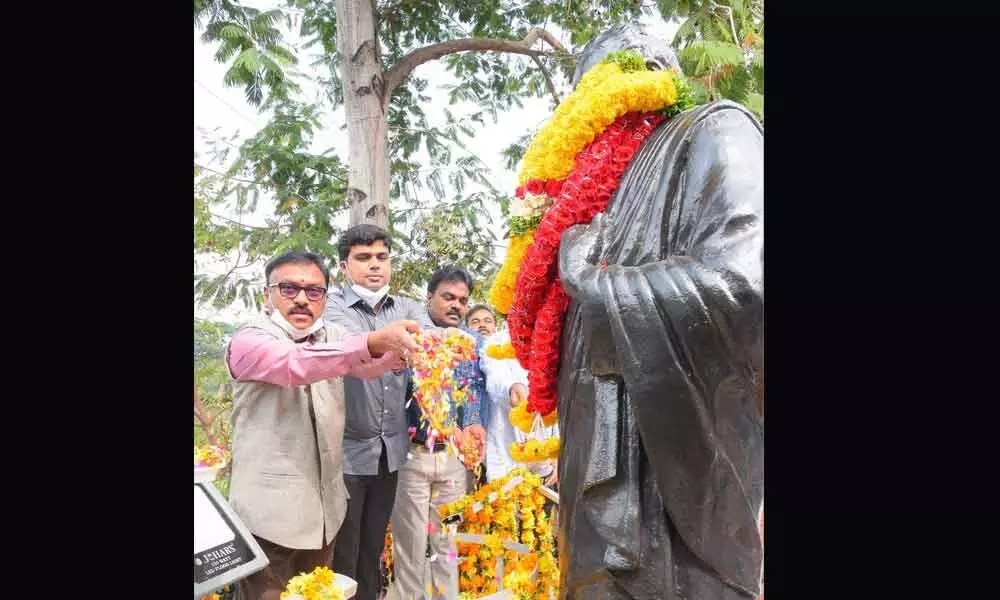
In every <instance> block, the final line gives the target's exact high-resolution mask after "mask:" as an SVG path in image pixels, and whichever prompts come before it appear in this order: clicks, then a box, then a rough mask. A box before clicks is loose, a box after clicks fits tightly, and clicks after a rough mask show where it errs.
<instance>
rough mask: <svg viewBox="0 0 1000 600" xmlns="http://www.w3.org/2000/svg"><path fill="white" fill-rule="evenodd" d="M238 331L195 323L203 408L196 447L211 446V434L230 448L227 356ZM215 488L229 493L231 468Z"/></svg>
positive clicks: (197, 424)
mask: <svg viewBox="0 0 1000 600" xmlns="http://www.w3.org/2000/svg"><path fill="white" fill-rule="evenodd" d="M235 330H236V328H235V327H234V326H232V325H230V324H228V323H216V322H213V321H205V320H200V319H195V321H194V376H195V389H196V390H197V393H198V398H199V400H200V401H201V404H202V406H203V407H204V413H203V414H202V418H204V419H206V420H207V421H208V424H207V425H206V423H203V422H202V420H201V419H199V418H198V415H197V413H196V414H195V416H194V445H195V446H201V445H204V444H208V443H210V437H209V434H211V436H212V440H214V442H215V443H217V444H222V445H224V446H227V447H228V446H229V442H230V439H231V433H232V431H231V425H230V421H229V419H230V416H231V415H232V409H233V392H232V385H231V381H230V375H229V370H228V369H227V368H226V363H225V352H226V343H227V338H228V337H229V336H231V335H232V334H233V333H234V332H235ZM215 485H216V487H217V488H219V491H221V492H222V493H223V495H226V496H228V493H229V467H228V466H227V467H226V468H225V469H224V470H223V471H222V472H220V473H219V478H218V479H217V480H216V482H215Z"/></svg>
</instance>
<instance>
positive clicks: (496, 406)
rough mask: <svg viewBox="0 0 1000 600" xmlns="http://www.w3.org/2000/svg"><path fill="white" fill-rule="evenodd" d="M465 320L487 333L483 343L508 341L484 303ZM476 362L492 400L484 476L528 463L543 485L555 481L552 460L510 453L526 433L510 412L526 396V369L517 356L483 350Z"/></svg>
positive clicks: (491, 477)
mask: <svg viewBox="0 0 1000 600" xmlns="http://www.w3.org/2000/svg"><path fill="white" fill-rule="evenodd" d="M466 323H468V325H469V326H470V327H472V328H473V329H476V330H477V331H479V332H480V333H483V334H484V335H486V334H490V335H489V337H488V338H487V340H486V343H485V344H484V346H485V347H489V346H490V345H493V344H495V345H497V346H500V345H503V344H505V343H507V342H509V341H510V334H509V332H508V331H507V330H506V329H504V330H501V331H496V324H495V323H496V317H495V316H494V315H493V311H491V310H490V309H489V307H487V306H484V305H479V306H475V307H473V308H472V309H471V310H470V311H469V313H468V315H466ZM479 364H480V368H481V369H482V370H483V373H484V374H485V375H486V393H487V395H489V400H490V403H491V406H490V411H489V424H488V425H487V427H486V479H487V480H488V481H493V480H495V479H499V478H501V477H503V476H504V475H506V474H507V473H509V472H510V471H511V469H513V468H515V467H527V468H528V469H529V470H531V471H532V472H534V473H535V474H537V475H538V476H539V477H541V478H542V479H543V480H544V481H545V484H546V485H549V486H551V485H555V484H556V482H558V480H559V479H558V474H557V471H556V469H555V461H546V462H541V463H534V464H531V465H524V464H521V463H518V462H517V461H515V460H514V459H513V458H512V457H511V455H510V449H509V448H510V445H511V444H512V443H514V442H517V441H524V440H525V439H527V434H525V433H524V432H522V431H519V430H518V429H517V428H516V427H514V425H513V424H512V423H511V422H510V417H509V415H510V411H511V409H512V408H513V407H515V406H517V405H518V404H520V403H521V402H524V401H525V400H527V398H528V372H527V371H526V370H524V369H523V368H522V367H521V365H520V363H518V362H517V359H516V358H509V359H496V358H490V357H489V356H486V355H485V353H484V356H481V357H480V359H479ZM542 434H543V435H545V436H549V435H558V426H556V425H553V426H552V427H546V428H544V429H543V431H542Z"/></svg>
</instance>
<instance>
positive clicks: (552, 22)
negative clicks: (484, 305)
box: [194, 0, 763, 306]
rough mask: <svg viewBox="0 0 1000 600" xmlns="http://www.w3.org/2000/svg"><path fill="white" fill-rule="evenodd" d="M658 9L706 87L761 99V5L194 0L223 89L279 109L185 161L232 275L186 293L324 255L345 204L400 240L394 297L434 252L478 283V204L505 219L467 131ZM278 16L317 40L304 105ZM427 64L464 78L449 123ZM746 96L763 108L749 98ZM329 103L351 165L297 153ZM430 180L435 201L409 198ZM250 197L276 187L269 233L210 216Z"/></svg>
mask: <svg viewBox="0 0 1000 600" xmlns="http://www.w3.org/2000/svg"><path fill="white" fill-rule="evenodd" d="M657 11H658V12H659V13H660V14H661V16H662V17H663V18H673V17H677V16H680V17H683V18H685V19H686V21H685V23H684V24H683V25H682V26H681V30H680V31H678V39H677V40H675V41H676V42H677V43H678V44H679V45H680V46H682V47H683V50H682V52H681V60H682V61H683V62H684V63H686V66H690V67H692V68H693V72H692V74H693V75H694V76H695V77H696V78H697V81H698V82H699V84H700V85H699V87H698V88H696V89H697V90H698V91H699V93H700V94H701V95H702V96H703V97H704V98H710V97H733V98H736V99H740V100H745V101H747V102H748V103H751V102H752V101H755V100H756V96H752V94H760V95H761V98H762V93H763V76H762V74H763V68H762V64H763V62H762V58H763V14H762V2H761V1H760V0H753V1H750V2H744V1H742V0H729V1H726V0H720V1H719V2H701V1H696V0H690V1H677V2H673V1H669V0H660V1H659V2H658V3H657V4H655V5H654V4H653V3H651V2H648V1H647V2H643V1H641V0H610V1H607V2H604V1H597V0H580V1H575V2H565V3H562V2H543V1H541V0H485V1H483V2H465V1H464V0H446V1H433V2H432V1H431V0H370V1H362V2H350V1H347V0H336V1H335V2H319V1H316V0H285V5H284V7H283V8H274V9H271V10H259V9H255V8H251V7H247V6H245V5H241V4H240V3H238V2H236V1H233V0H214V1H210V0H197V1H196V2H195V5H194V16H195V22H196V27H198V26H200V24H201V23H202V22H205V25H204V33H203V39H204V40H206V41H208V42H211V43H213V44H216V45H217V48H218V51H217V53H216V59H217V60H219V61H220V62H222V63H224V64H227V65H228V71H227V73H226V75H225V83H226V84H227V85H231V86H241V87H243V88H244V90H245V95H246V98H247V101H248V102H249V103H250V104H252V105H254V106H257V107H258V108H259V109H260V110H262V111H273V112H274V115H275V116H274V119H273V120H272V121H271V123H269V124H268V126H267V127H266V128H265V130H264V131H262V132H261V133H259V134H258V135H257V136H255V137H254V138H252V139H251V140H248V141H247V142H245V143H244V144H243V145H242V146H240V147H239V148H237V150H238V154H237V158H236V160H235V161H234V162H233V163H232V164H231V166H230V167H229V168H228V169H226V170H225V171H219V172H207V171H206V169H205V168H204V166H203V165H202V166H200V167H199V166H198V165H196V180H197V181H196V187H195V213H196V220H195V230H196V237H195V249H196V251H200V252H209V253H217V254H222V255H226V254H228V255H232V254H234V253H235V254H236V255H237V257H236V262H235V264H234V265H233V267H232V269H230V270H229V272H228V273H226V274H225V275H222V276H218V277H215V278H202V279H201V280H200V281H199V282H198V288H197V289H196V292H197V293H198V294H199V296H200V297H201V298H202V299H208V300H211V301H213V302H214V303H215V304H216V305H220V306H222V305H226V304H228V303H230V302H232V301H233V300H234V299H237V298H242V300H243V301H244V303H247V304H252V303H253V302H257V303H259V301H260V299H259V295H255V293H256V292H255V291H254V290H255V289H259V285H257V283H259V281H257V280H255V279H254V278H253V277H252V276H251V277H249V278H248V277H246V276H243V275H239V272H240V269H242V268H244V267H245V266H247V265H249V264H254V261H257V260H259V259H260V258H262V257H266V256H271V255H273V254H274V253H276V252H278V251H281V250H284V249H288V248H292V247H296V248H308V249H311V250H314V251H317V252H321V253H324V254H326V255H328V256H332V255H333V254H334V252H333V246H332V243H331V241H332V237H333V236H334V235H335V234H336V233H337V227H336V225H335V223H334V221H335V217H336V216H337V215H339V214H342V213H343V212H344V211H348V212H349V215H350V217H349V223H350V224H357V223H361V222H371V223H375V224H378V225H381V226H384V227H387V228H388V229H389V230H390V231H391V232H392V233H393V235H394V238H395V239H396V240H398V241H399V243H400V245H401V250H402V252H394V254H395V257H394V258H395V260H396V265H397V266H396V269H397V274H396V275H394V277H393V287H394V289H395V291H403V292H409V293H416V292H418V291H419V287H420V286H421V285H422V283H423V281H424V280H425V279H426V276H427V275H428V274H429V273H430V272H431V271H432V270H433V269H434V268H436V267H437V266H439V265H440V264H441V263H443V262H446V261H447V260H455V261H458V262H461V263H462V264H463V265H464V266H467V267H471V268H472V269H473V271H474V272H475V274H476V275H478V276H479V277H480V279H484V280H487V281H488V280H489V279H490V278H491V277H492V275H493V274H494V272H495V270H496V267H497V265H496V263H495V262H494V260H493V247H494V245H495V244H496V242H497V236H496V235H495V234H494V232H493V230H492V229H491V228H489V227H487V226H488V225H490V224H491V222H490V216H489V213H490V211H489V207H490V206H500V207H501V210H502V212H503V214H506V210H507V198H508V194H509V193H510V192H511V190H498V189H497V188H496V187H495V186H494V185H493V184H492V182H491V181H490V179H489V177H488V169H487V168H486V166H485V164H484V163H483V162H482V161H481V160H480V159H479V158H477V157H476V156H474V155H472V154H471V153H469V152H468V150H467V148H466V146H465V143H464V142H466V141H467V140H468V139H470V138H472V137H473V136H474V135H475V129H476V127H477V125H481V124H483V123H485V119H487V118H490V119H492V120H493V121H494V122H495V121H496V120H497V119H498V117H499V116H500V115H502V114H503V113H504V112H505V111H506V110H509V109H510V108H511V107H512V106H517V105H521V103H522V101H523V100H524V99H525V98H528V97H546V96H548V97H550V98H551V99H552V101H553V107H554V105H555V103H557V102H558V101H559V98H560V94H559V91H560V89H565V88H566V85H567V82H568V80H569V78H570V77H571V75H572V72H573V69H574V67H575V62H574V59H573V54H572V52H573V51H574V50H575V49H578V48H580V47H582V45H583V44H585V43H586V42H587V41H588V40H590V39H591V38H592V37H593V36H594V35H595V34H596V33H598V32H600V31H602V30H604V29H607V28H608V27H610V26H612V25H615V24H618V23H621V22H624V21H631V20H634V19H636V18H638V17H640V16H642V15H645V16H647V17H648V16H650V15H654V14H655V13H656V12H657ZM282 21H283V22H284V24H285V25H286V26H288V27H291V26H292V25H295V26H297V28H298V30H299V32H300V34H301V35H302V36H303V37H304V38H306V39H307V40H308V42H307V44H306V45H307V46H308V47H318V48H319V49H320V50H321V57H320V59H319V61H318V64H321V65H322V66H323V67H324V68H325V76H324V77H323V78H321V80H320V81H318V82H317V83H318V84H319V86H320V88H321V89H322V90H323V92H324V97H323V98H322V99H321V101H319V102H317V103H308V102H306V101H304V99H303V94H302V90H303V87H302V85H301V83H302V82H303V76H302V75H301V74H300V73H297V71H296V66H297V64H298V59H297V55H299V54H301V52H300V51H297V50H298V49H294V48H289V47H288V46H287V45H286V44H285V43H284V42H283V41H282V37H281V33H280V29H279V25H280V24H281V23H282ZM723 25H725V26H726V27H725V28H724V27H723ZM730 25H731V26H730ZM553 32H558V33H559V35H560V37H561V38H562V39H563V41H562V42H561V41H560V38H559V37H557V36H556V35H554V33H553ZM682 32H683V35H682ZM727 36H728V37H727ZM758 38H759V42H758ZM747 41H748V42H749V43H748V44H746V46H747V49H748V50H747V51H748V52H750V51H752V52H754V54H753V56H752V57H750V58H749V62H747V61H746V60H744V62H745V63H746V64H745V65H744V64H743V63H740V64H739V65H737V63H738V62H739V61H737V60H736V54H735V53H734V52H733V48H734V47H736V48H741V46H736V44H738V43H743V42H747ZM758 48H759V52H758ZM758 55H759V57H760V60H759V61H757V62H754V61H755V60H756V59H755V58H754V57H756V56H758ZM743 56H744V55H741V57H743ZM741 60H742V58H741ZM430 61H440V62H441V64H443V65H444V66H445V67H446V69H447V70H448V71H449V72H450V73H452V74H453V75H455V76H456V77H457V78H459V83H458V84H457V85H455V86H454V87H453V88H451V89H450V90H449V93H448V95H449V101H450V103H451V104H452V105H454V104H455V103H458V102H462V101H465V102H471V103H474V104H475V105H476V106H478V107H479V108H478V110H475V111H473V112H471V113H470V114H468V115H464V116H455V115H453V114H452V112H451V111H450V109H449V108H448V107H440V108H436V109H435V110H440V111H442V112H443V114H444V115H445V117H446V122H445V125H444V126H440V127H433V126H431V125H430V124H429V122H428V119H427V115H426V113H425V111H424V107H425V106H427V104H428V103H429V101H430V98H429V97H428V95H427V93H426V92H427V86H428V84H429V82H428V80H427V79H425V78H422V77H418V76H415V75H414V69H415V68H416V67H418V66H420V65H421V64H425V63H428V62H430ZM758 67H759V69H758ZM754 69H758V70H759V73H760V77H759V80H758V79H757V78H750V79H748V78H746V77H744V76H743V74H745V73H749V74H751V75H755V74H757V72H758V71H755V70H754ZM759 104H760V110H761V111H762V109H763V102H762V100H761V101H760V102H759ZM341 105H342V106H343V107H344V109H345V113H346V131H347V139H348V146H349V150H348V157H347V165H348V166H346V167H345V165H344V164H343V163H342V162H341V161H340V159H339V158H338V157H336V156H332V155H330V153H329V152H325V153H321V154H318V155H317V154H312V153H310V152H308V150H307V149H308V148H309V145H310V143H311V141H312V135H313V133H314V132H315V130H316V129H317V128H318V127H320V124H321V123H322V122H323V117H324V115H326V114H329V113H330V112H331V111H332V110H334V109H335V108H337V107H338V106H341ZM533 133H534V132H533V131H527V132H526V133H525V135H524V136H523V137H522V138H521V140H520V141H519V142H518V143H516V144H513V145H512V146H510V147H508V148H505V149H502V152H503V155H504V156H505V157H506V160H507V165H508V167H510V168H514V167H515V166H516V164H517V162H518V161H519V160H520V158H521V157H522V156H523V154H524V149H525V146H526V144H527V143H528V141H529V140H530V136H531V135H532V134H533ZM216 142H217V146H216V156H222V157H225V156H227V155H228V152H229V151H230V150H231V149H232V144H231V140H216ZM421 154H426V157H427V163H426V164H422V163H421V162H420V155H421ZM445 178H447V183H448V184H449V185H448V187H449V188H450V189H451V190H453V191H454V196H453V197H450V198H449V197H448V192H447V190H446V187H445V180H446V179H445ZM425 191H429V192H430V194H431V196H432V199H433V202H428V201H427V199H426V198H424V197H422V196H423V193H424V192H425ZM262 195H265V196H266V195H270V196H273V201H274V204H275V211H274V217H273V219H270V220H269V221H268V222H267V224H266V226H264V227H259V226H258V227H249V226H247V225H245V224H243V223H242V222H240V221H239V219H237V220H236V222H232V220H230V221H228V222H227V221H226V220H225V219H224V218H223V217H221V216H220V215H218V214H217V213H215V212H213V210H212V209H213V207H215V206H218V205H219V204H221V203H224V202H229V203H231V204H232V205H234V207H235V209H236V210H237V211H253V210H254V208H255V207H256V203H257V202H258V201H259V199H260V198H261V196H262ZM258 278H259V275H258ZM481 289H485V286H481Z"/></svg>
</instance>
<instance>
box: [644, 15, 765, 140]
mask: <svg viewBox="0 0 1000 600" xmlns="http://www.w3.org/2000/svg"><path fill="white" fill-rule="evenodd" d="M660 9H661V10H662V11H664V12H666V13H672V14H676V15H677V16H679V17H682V18H684V22H683V23H682V24H681V26H680V28H679V29H678V30H677V34H676V35H675V36H674V46H676V47H677V48H680V49H681V51H680V53H679V56H678V58H679V59H680V61H681V67H682V68H683V69H684V73H685V74H687V76H688V78H689V80H690V82H691V84H692V88H694V91H695V93H696V94H697V95H698V96H699V99H700V100H702V101H708V100H718V99H721V98H729V99H731V100H735V101H736V102H739V103H741V104H745V105H746V106H747V108H749V109H750V110H752V111H753V112H754V113H756V114H757V116H758V117H759V118H760V119H761V120H762V121H763V119H764V1H763V0H719V1H718V2H715V1H708V2H704V1H698V0H661V1H660Z"/></svg>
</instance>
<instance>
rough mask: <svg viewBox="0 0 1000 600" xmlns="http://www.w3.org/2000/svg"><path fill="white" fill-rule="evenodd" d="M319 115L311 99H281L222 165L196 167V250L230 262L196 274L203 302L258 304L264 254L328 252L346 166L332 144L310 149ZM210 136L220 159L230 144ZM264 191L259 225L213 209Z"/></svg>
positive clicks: (238, 207)
mask: <svg viewBox="0 0 1000 600" xmlns="http://www.w3.org/2000/svg"><path fill="white" fill-rule="evenodd" d="M320 116H321V115H320V112H319V108H318V107H317V106H315V105H307V104H301V103H296V102H291V101H289V102H284V103H282V104H281V105H279V106H277V107H276V108H275V110H274V116H273V117H272V119H271V121H270V122H269V123H268V124H267V125H266V126H265V127H264V128H263V129H262V130H261V131H259V132H258V133H257V134H256V135H255V136H253V137H252V138H250V139H248V140H246V141H245V142H244V143H243V144H242V145H241V146H240V147H239V148H237V150H238V154H237V157H236V159H235V161H233V162H232V164H231V166H230V167H229V168H228V169H227V170H226V171H225V172H220V171H208V170H207V168H205V167H203V166H202V167H201V170H202V175H201V176H200V177H198V178H197V180H196V184H195V222H194V234H195V235H194V249H195V252H198V253H202V254H214V255H217V256H222V257H226V259H227V260H228V261H229V262H231V263H233V266H232V268H231V269H229V270H228V272H226V273H224V274H222V275H217V276H207V275H204V274H198V275H196V276H195V294H196V297H197V298H198V299H200V300H201V301H204V302H210V303H211V304H212V305H213V306H216V307H224V306H228V305H230V304H232V303H233V302H234V301H237V300H239V301H242V303H243V304H244V305H245V306H248V307H250V306H256V307H257V308H259V307H260V305H261V302H262V297H261V292H260V290H261V287H262V284H263V283H264V281H263V268H262V265H263V263H264V262H266V261H267V260H268V259H270V258H271V257H273V256H275V255H277V254H280V253H282V252H286V251H289V250H309V251H313V252H318V253H320V254H322V255H324V256H331V257H332V256H334V254H335V251H334V248H333V246H332V245H331V239H332V238H333V236H335V235H336V234H337V233H338V232H337V231H336V229H335V228H334V226H333V224H332V223H331V218H332V217H333V216H335V215H336V214H337V213H338V212H339V211H341V210H343V209H344V208H345V206H346V205H345V193H346V188H345V184H346V182H347V171H346V169H345V167H344V165H343V164H342V163H341V162H340V158H339V157H337V156H334V155H332V154H331V152H330V151H327V152H324V153H322V154H315V153H312V152H309V151H308V148H309V146H310V145H311V143H312V138H313V135H314V134H315V132H316V130H317V129H318V128H319V127H320ZM208 137H209V139H210V144H211V147H212V149H213V150H212V153H213V156H214V158H216V159H217V160H219V161H224V160H225V159H226V157H227V156H228V153H229V151H230V150H231V149H232V148H233V146H232V143H231V142H230V141H228V140H225V139H219V138H214V139H213V138H212V137H211V134H209V136H208ZM198 169H199V165H197V164H196V171H197V170H198ZM262 196H265V197H266V198H267V201H268V202H270V203H272V204H273V207H274V208H273V211H272V213H271V215H270V216H269V217H268V218H267V219H266V221H265V223H264V224H263V225H250V224H247V223H246V222H245V221H244V220H243V219H242V218H237V219H235V220H233V219H230V218H227V217H222V216H220V215H219V214H218V213H219V212H222V211H214V210H213V209H217V208H225V209H226V211H228V212H229V213H230V214H236V215H239V216H242V215H246V214H248V213H253V212H254V211H256V210H257V209H258V203H259V202H260V200H261V197H262Z"/></svg>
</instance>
